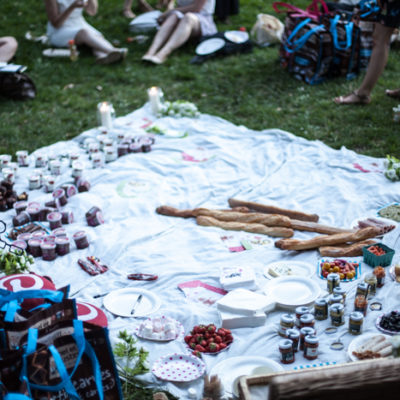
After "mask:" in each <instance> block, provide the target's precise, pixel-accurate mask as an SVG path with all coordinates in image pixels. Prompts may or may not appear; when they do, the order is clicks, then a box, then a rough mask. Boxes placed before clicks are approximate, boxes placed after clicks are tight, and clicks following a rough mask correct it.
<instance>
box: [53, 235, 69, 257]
mask: <svg viewBox="0 0 400 400" xmlns="http://www.w3.org/2000/svg"><path fill="white" fill-rule="evenodd" d="M55 244H56V252H57V254H58V255H59V256H65V255H66V254H68V253H69V248H70V247H69V239H68V238H67V237H66V236H58V237H56V240H55Z"/></svg>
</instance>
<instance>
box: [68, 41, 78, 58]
mask: <svg viewBox="0 0 400 400" xmlns="http://www.w3.org/2000/svg"><path fill="white" fill-rule="evenodd" d="M68 45H69V58H70V60H71V61H76V60H77V59H78V49H77V48H76V44H75V40H74V39H71V40H69V41H68Z"/></svg>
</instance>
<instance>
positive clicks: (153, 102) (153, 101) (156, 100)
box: [147, 86, 163, 114]
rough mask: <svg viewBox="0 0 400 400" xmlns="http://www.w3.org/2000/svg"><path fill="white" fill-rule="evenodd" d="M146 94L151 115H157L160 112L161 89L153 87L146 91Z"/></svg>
mask: <svg viewBox="0 0 400 400" xmlns="http://www.w3.org/2000/svg"><path fill="white" fill-rule="evenodd" d="M147 94H148V96H149V102H150V106H151V111H152V113H153V114H157V113H158V112H159V111H160V110H161V104H162V97H163V92H162V90H161V88H159V87H157V86H153V87H151V88H150V89H148V90H147Z"/></svg>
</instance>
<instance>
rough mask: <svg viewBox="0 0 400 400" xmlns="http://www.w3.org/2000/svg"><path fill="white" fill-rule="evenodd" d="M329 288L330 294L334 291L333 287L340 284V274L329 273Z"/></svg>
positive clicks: (327, 280)
mask: <svg viewBox="0 0 400 400" xmlns="http://www.w3.org/2000/svg"><path fill="white" fill-rule="evenodd" d="M326 282H327V289H328V292H329V293H330V294H332V293H333V289H334V288H335V287H337V286H339V285H340V275H339V274H337V273H336V272H332V273H330V274H328V276H327V278H326Z"/></svg>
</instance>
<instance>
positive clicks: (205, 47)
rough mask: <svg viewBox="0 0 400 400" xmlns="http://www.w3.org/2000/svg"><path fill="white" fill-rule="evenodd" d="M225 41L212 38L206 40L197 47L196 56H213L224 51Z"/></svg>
mask: <svg viewBox="0 0 400 400" xmlns="http://www.w3.org/2000/svg"><path fill="white" fill-rule="evenodd" d="M225 43H226V42H225V40H224V39H221V38H212V39H207V40H204V42H201V43H200V44H199V45H198V46H197V47H196V54H197V55H199V56H205V55H207V54H212V53H214V52H216V51H217V50H220V49H222V48H223V47H224V46H225Z"/></svg>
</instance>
